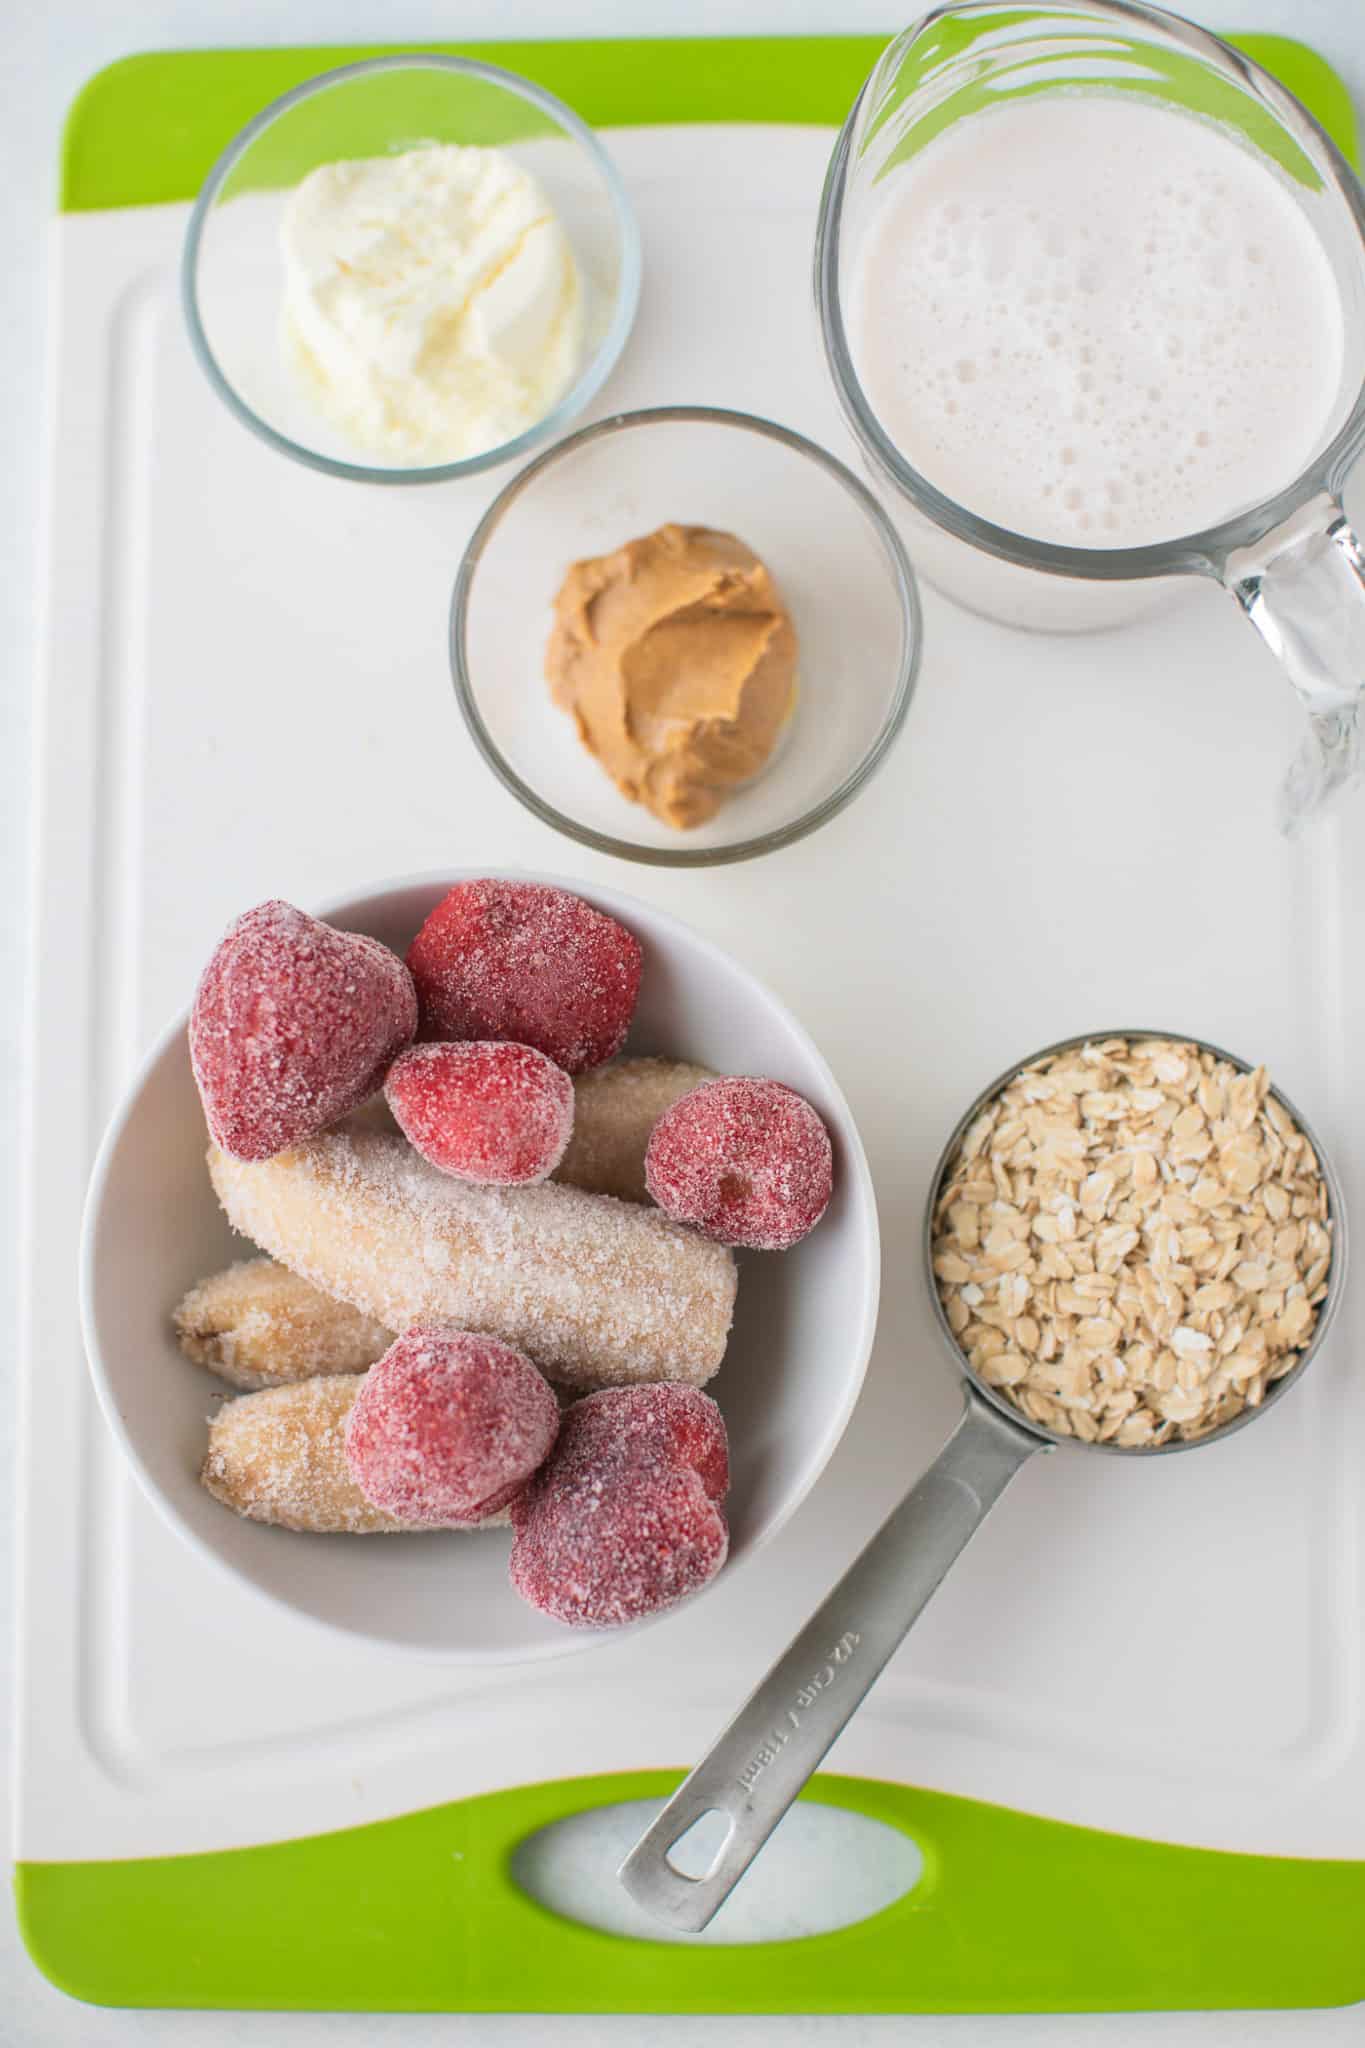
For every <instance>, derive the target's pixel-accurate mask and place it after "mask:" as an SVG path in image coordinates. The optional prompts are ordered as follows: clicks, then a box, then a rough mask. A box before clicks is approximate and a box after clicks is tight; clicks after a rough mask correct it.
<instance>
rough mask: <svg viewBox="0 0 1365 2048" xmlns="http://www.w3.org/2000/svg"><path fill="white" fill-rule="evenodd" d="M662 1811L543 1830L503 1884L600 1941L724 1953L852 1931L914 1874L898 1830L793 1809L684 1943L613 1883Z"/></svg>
mask: <svg viewBox="0 0 1365 2048" xmlns="http://www.w3.org/2000/svg"><path fill="white" fill-rule="evenodd" d="M662 1807H663V1801H662V1800H660V1799H631V1800H626V1801H623V1802H622V1803H621V1804H620V1805H617V1806H593V1807H588V1808H586V1809H585V1810H584V1811H583V1812H582V1813H572V1814H569V1815H568V1816H567V1817H566V1818H565V1819H563V1820H556V1821H551V1822H550V1824H549V1826H548V1827H543V1828H539V1829H538V1830H537V1831H536V1833H535V1834H533V1835H528V1836H527V1837H526V1839H525V1841H523V1842H521V1843H519V1844H518V1846H517V1849H516V1851H515V1853H514V1855H513V1857H512V1876H513V1879H514V1880H515V1882H516V1883H517V1884H518V1885H519V1886H520V1888H521V1889H522V1891H524V1892H528V1893H529V1894H530V1896H531V1897H532V1898H533V1899H535V1900H537V1901H538V1903H539V1904H540V1905H542V1906H547V1907H548V1908H549V1910H550V1911H551V1912H552V1913H558V1914H560V1915H561V1916H562V1917H563V1918H564V1919H566V1920H580V1921H582V1922H584V1923H585V1924H586V1925H587V1926H589V1927H597V1928H600V1929H601V1930H602V1932H603V1933H605V1934H623V1935H629V1936H633V1937H634V1938H635V1939H637V1940H644V1941H681V1942H703V1943H711V1944H713V1945H717V1946H720V1947H727V1946H734V1945H737V1944H739V1943H746V1942H760V1941H793V1940H797V1939H799V1938H800V1937H801V1936H802V1935H806V1934H832V1933H833V1932H834V1930H835V1928H837V1927H852V1926H853V1925H854V1924H855V1923H856V1922H857V1921H859V1920H866V1919H868V1918H870V1916H871V1915H872V1914H873V1913H880V1912H882V1911H884V1909H885V1908H886V1907H887V1906H890V1905H893V1904H894V1903H895V1901H896V1900H897V1899H902V1898H904V1897H905V1895H906V1893H907V1892H910V1891H913V1889H914V1887H915V1886H916V1885H917V1884H918V1883H919V1880H920V1878H921V1876H922V1875H923V1871H924V1858H923V1856H922V1855H921V1853H920V1850H919V1847H918V1845H917V1844H916V1843H915V1842H913V1841H912V1840H911V1838H910V1837H909V1835H905V1834H902V1833H901V1831H900V1829H899V1828H892V1827H888V1826H887V1825H886V1823H885V1822H884V1821H879V1820H869V1818H868V1817H867V1815H866V1814H862V1813H850V1812H849V1811H848V1810H847V1809H846V1808H844V1807H841V1806H822V1805H821V1804H819V1802H818V1801H816V1800H803V1801H802V1802H801V1803H800V1805H798V1806H794V1807H793V1808H792V1809H791V1812H790V1813H789V1814H788V1815H787V1816H786V1819H785V1820H783V1822H782V1823H781V1825H780V1826H779V1827H778V1829H777V1831H776V1833H775V1834H774V1835H773V1838H772V1840H771V1841H770V1842H769V1843H768V1846H767V1847H766V1849H764V1851H763V1852H762V1854H761V1855H760V1856H759V1857H758V1858H757V1859H756V1861H755V1862H754V1864H753V1866H752V1867H751V1869H750V1870H749V1871H748V1872H747V1873H746V1875H745V1876H744V1877H743V1878H742V1879H741V1880H740V1883H739V1884H738V1886H737V1887H736V1889H735V1891H734V1892H733V1894H732V1895H731V1897H730V1898H729V1899H728V1900H727V1902H726V1904H725V1905H724V1906H723V1907H722V1908H721V1910H720V1912H719V1913H718V1914H717V1915H716V1917H715V1919H714V1920H713V1921H712V1922H711V1925H710V1926H709V1927H708V1928H707V1929H706V1931H705V1933H703V1934H684V1933H681V1932H679V1931H677V1930H675V1929H672V1928H668V1927H664V1926H662V1925H661V1924H660V1923H659V1922H658V1921H656V1920H653V1919H651V1918H650V1916H649V1914H647V1913H646V1912H644V1911H643V1909H642V1908H641V1907H639V1906H637V1905H636V1904H635V1902H634V1900H633V1899H631V1898H629V1897H627V1895H626V1893H625V1892H624V1891H623V1890H622V1888H621V1886H620V1884H619V1883H618V1882H617V1877H616V1872H617V1869H618V1868H619V1866H620V1865H621V1864H622V1863H623V1862H624V1861H625V1858H626V1854H627V1852H628V1851H629V1850H630V1849H633V1848H634V1846H635V1844H636V1842H637V1841H638V1840H639V1838H640V1836H641V1835H642V1834H643V1833H644V1831H645V1829H646V1828H647V1827H648V1826H649V1824H650V1822H651V1821H652V1820H653V1819H654V1818H655V1817H656V1816H657V1814H658V1813H659V1812H660V1811H661V1810H662Z"/></svg>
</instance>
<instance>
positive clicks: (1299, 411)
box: [850, 89, 1346, 548]
mask: <svg viewBox="0 0 1365 2048" xmlns="http://www.w3.org/2000/svg"><path fill="white" fill-rule="evenodd" d="M850 320H851V328H852V335H851V339H852V345H853V355H854V360H855V362H856V364H857V368H858V373H859V377H860V379H861V381H862V383H863V385H864V388H865V390H866V392H867V395H868V397H869V399H870V401H871V403H872V405H873V407H874V409H875V411H876V412H877V414H878V415H879V417H880V420H881V423H882V426H883V427H884V429H885V430H886V433H887V434H888V436H889V437H890V438H891V440H892V441H893V442H894V443H895V445H896V446H897V448H899V449H900V451H901V452H902V454H903V455H904V456H905V457H906V458H907V459H908V461H910V462H911V463H912V464H913V465H914V467H915V468H916V469H917V470H918V471H919V472H920V473H921V474H922V475H923V476H925V477H926V478H927V479H928V481H929V482H930V483H931V484H933V485H935V486H936V487H937V488H938V489H939V490H940V491H942V492H944V493H946V495H947V496H949V497H950V498H953V499H955V500H956V501H957V503H958V504H960V505H965V506H966V507H967V508H968V509H969V510H970V511H972V512H975V513H977V514H978V515H980V516H981V517H984V518H986V519H989V520H992V521H994V522H995V524H996V525H998V526H1003V527H1006V528H1009V529H1011V530H1012V531H1013V532H1015V533H1019V534H1024V535H1029V536H1032V537H1034V538H1037V539H1039V540H1047V541H1057V542H1063V543H1066V544H1068V545H1070V546H1072V547H1086V548H1118V547H1139V546H1144V545H1147V544H1151V543H1155V542H1159V541H1164V540H1171V539H1174V538H1176V537H1177V536H1179V535H1183V534H1189V533H1195V532H1198V531H1199V530H1200V529H1201V528H1202V527H1206V526H1211V525H1215V524H1217V523H1218V522H1219V521H1221V520H1224V519H1227V518H1229V517H1231V516H1232V514H1234V513H1235V512H1238V511H1240V510H1243V509H1244V508H1245V507H1247V506H1250V505H1256V504H1260V503H1262V502H1264V501H1265V500H1266V499H1267V498H1270V497H1273V496H1274V495H1275V493H1276V492H1277V491H1280V490H1281V489H1283V488H1284V486H1285V485H1287V484H1288V483H1290V482H1291V481H1292V480H1293V479H1294V478H1295V477H1296V476H1297V475H1298V474H1299V473H1300V471H1301V470H1302V469H1303V468H1304V466H1305V464H1306V463H1307V462H1308V461H1309V460H1310V459H1311V458H1312V456H1313V455H1314V453H1315V452H1316V450H1317V449H1318V448H1319V447H1320V446H1321V444H1322V442H1323V440H1324V438H1325V436H1326V432H1327V429H1328V425H1329V422H1330V420H1331V417H1332V414H1333V411H1334V408H1335V407H1336V406H1337V403H1338V399H1339V397H1340V394H1341V384H1342V370H1343V364H1344V362H1345V350H1346V323H1345V315H1344V312H1343V307H1342V302H1341V295H1340V293H1339V291H1338V288H1337V284H1336V280H1335V277H1334V275H1333V271H1332V266H1331V263H1330V260H1329V258H1328V256H1327V254H1326V253H1325V251H1324V249H1323V247H1322V244H1321V242H1320V241H1319V238H1318V234H1317V231H1316V229H1315V228H1314V227H1313V225H1312V223H1311V221H1310V220H1309V218H1308V215H1307V213H1306V212H1305V210H1304V207H1303V205H1302V204H1301V203H1300V201H1299V199H1298V198H1297V197H1296V194H1295V188H1294V186H1293V185H1292V183H1291V182H1290V180H1289V179H1287V178H1285V177H1282V176H1281V175H1280V174H1279V172H1278V171H1277V170H1276V168H1275V167H1274V166H1273V165H1271V164H1270V163H1268V162H1267V161H1266V160H1265V158H1264V157H1263V156H1261V155H1260V154H1259V153H1258V152H1257V150H1256V149H1255V148H1253V147H1252V146H1250V145H1249V144H1248V143H1247V142H1245V141H1243V140H1242V139H1240V138H1239V137H1236V136H1234V135H1231V134H1229V133H1228V132H1227V131H1226V130H1225V129H1223V128H1221V127H1220V126H1219V125H1218V123H1217V122H1215V121H1213V120H1210V119H1206V118H1204V117H1202V116H1199V117H1196V116H1194V115H1191V114H1187V113H1184V112H1183V111H1181V110H1180V109H1179V108H1177V107H1173V106H1171V105H1170V104H1169V103H1167V102H1163V101H1161V100H1159V99H1157V98H1156V97H1155V96H1154V95H1152V94H1150V93H1146V92H1110V93H1095V92H1091V93H1086V92H1084V91H1078V90H1070V89H1069V90H1067V91H1065V92H1060V93H1059V92H1048V93H1041V94H1039V93H1035V94H1031V95H1024V94H1019V95H1017V96H1016V97H1014V98H1013V99H1010V100H1008V101H1006V102H1005V103H1004V104H1001V105H999V106H996V107H994V108H992V109H991V111H990V112H989V113H986V114H984V115H982V116H981V117H980V118H976V119H973V120H970V121H960V122H957V123H954V124H952V125H950V126H948V127H947V128H945V129H944V130H943V132H942V133H941V134H940V135H938V136H936V137H935V138H934V140H933V141H931V142H930V143H929V144H928V145H927V147H925V148H923V149H921V150H918V151H917V152H916V153H915V154H914V155H912V156H909V157H907V158H906V159H905V160H904V161H903V162H901V163H898V164H897V165H896V166H895V168H894V170H893V171H892V172H891V174H890V175H889V176H888V177H886V178H885V180H884V181H883V186H882V197H881V199H880V200H879V202H878V210H877V212H876V213H875V215H874V216H873V218H872V220H871V221H870V223H869V226H868V229H867V233H866V237H865V241H864V245H863V248H862V250H861V253H860V262H859V270H858V274H857V278H856V283H855V290H854V293H853V299H852V305H851V309H850Z"/></svg>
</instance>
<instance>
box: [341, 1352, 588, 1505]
mask: <svg viewBox="0 0 1365 2048" xmlns="http://www.w3.org/2000/svg"><path fill="white" fill-rule="evenodd" d="M558 1429H559V1403H558V1402H557V1401H556V1399H555V1397H554V1394H553V1392H552V1391H551V1389H550V1385H549V1382H548V1381H547V1380H545V1379H542V1377H541V1375H540V1374H539V1373H538V1372H537V1371H536V1368H535V1367H534V1366H533V1365H532V1363H531V1361H530V1359H529V1358H526V1357H524V1356H523V1354H522V1353H521V1352H520V1351H514V1350H513V1349H512V1347H511V1346H510V1345H509V1344H500V1343H499V1342H498V1340H497V1339H496V1338H495V1337H478V1336H474V1335H472V1334H471V1333H470V1332H469V1331H467V1330H456V1329H454V1328H452V1327H451V1325H449V1324H448V1323H435V1322H432V1323H414V1325H413V1327H412V1328H411V1329H410V1330H408V1331H407V1332H406V1333H405V1334H404V1335H403V1336H401V1337H400V1338H398V1340H397V1342H396V1343H394V1344H391V1345H390V1346H389V1349H388V1350H387V1351H386V1352H385V1353H384V1356H383V1357H382V1358H381V1359H380V1360H379V1361H378V1363H377V1364H375V1365H372V1366H371V1367H370V1370H369V1371H368V1372H367V1373H366V1375H365V1381H364V1384H363V1386H362V1387H361V1389H360V1392H359V1393H358V1394H357V1395H356V1398H355V1403H354V1405H353V1407H352V1409H351V1413H350V1416H349V1419H348V1421H347V1424H346V1464H347V1467H348V1468H349V1471H350V1474H351V1477H352V1478H353V1479H354V1481H355V1483H356V1485H357V1486H358V1487H359V1488H360V1491H361V1492H362V1493H363V1494H364V1496H365V1498H366V1500H367V1501H369V1503H370V1505H371V1506H372V1507H376V1508H380V1509H382V1511H383V1512H384V1513H385V1514H387V1515H394V1516H396V1517H397V1518H398V1519H399V1520H400V1521H404V1522H419V1523H423V1524H427V1525H432V1524H434V1525H438V1526H440V1525H444V1526H447V1527H449V1526H452V1525H453V1526H456V1527H459V1526H462V1525H464V1524H466V1523H469V1522H481V1521H483V1520H484V1518H485V1517H486V1516H488V1515H491V1514H495V1513H496V1512H497V1510H498V1509H499V1508H502V1507H505V1506H506V1505H507V1503H508V1501H509V1500H511V1499H512V1497H513V1495H515V1494H517V1493H519V1492H520V1491H521V1489H522V1487H523V1486H525V1484H526V1482H527V1480H528V1479H529V1478H530V1477H531V1474H532V1473H533V1472H534V1471H535V1469H536V1467H537V1466H538V1465H540V1464H542V1463H543V1462H544V1460H545V1458H546V1457H547V1456H548V1455H549V1452H550V1448H551V1446H552V1445H553V1443H554V1440H555V1435H556V1433H557V1431H558Z"/></svg>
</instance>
